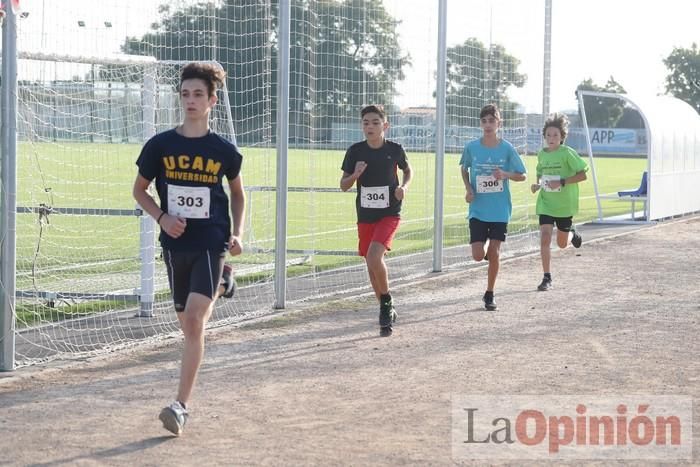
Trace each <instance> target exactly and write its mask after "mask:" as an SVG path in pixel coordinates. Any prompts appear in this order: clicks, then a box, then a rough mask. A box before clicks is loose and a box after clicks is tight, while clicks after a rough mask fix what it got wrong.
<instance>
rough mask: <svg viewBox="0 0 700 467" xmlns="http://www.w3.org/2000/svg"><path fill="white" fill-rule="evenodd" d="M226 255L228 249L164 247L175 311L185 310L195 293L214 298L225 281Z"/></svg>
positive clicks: (164, 257) (164, 258)
mask: <svg viewBox="0 0 700 467" xmlns="http://www.w3.org/2000/svg"><path fill="white" fill-rule="evenodd" d="M225 258H226V252H225V251H224V252H218V251H211V250H209V251H208V250H203V251H172V250H166V249H163V260H164V261H165V266H166V269H167V270H168V281H169V282H170V292H171V293H172V296H173V302H174V303H175V311H178V312H181V311H185V305H186V304H187V297H188V295H189V294H190V293H192V292H195V293H198V294H202V295H204V296H206V297H209V298H214V295H215V294H216V289H218V288H219V282H220V281H221V273H222V272H223V270H224V259H225Z"/></svg>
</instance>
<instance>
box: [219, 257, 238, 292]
mask: <svg viewBox="0 0 700 467" xmlns="http://www.w3.org/2000/svg"><path fill="white" fill-rule="evenodd" d="M221 285H222V286H223V287H224V293H222V294H221V296H222V297H224V298H231V297H233V295H234V294H235V293H236V286H237V284H236V279H234V278H233V268H232V267H231V266H230V265H228V264H224V272H223V274H221Z"/></svg>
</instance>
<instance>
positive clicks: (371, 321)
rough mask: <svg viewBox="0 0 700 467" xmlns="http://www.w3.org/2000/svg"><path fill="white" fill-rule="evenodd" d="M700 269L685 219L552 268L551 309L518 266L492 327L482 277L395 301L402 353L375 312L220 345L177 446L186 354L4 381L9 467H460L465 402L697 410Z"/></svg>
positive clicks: (175, 350)
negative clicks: (678, 401)
mask: <svg viewBox="0 0 700 467" xmlns="http://www.w3.org/2000/svg"><path fill="white" fill-rule="evenodd" d="M698 264H700V218H691V219H685V220H681V221H676V222H672V223H667V224H663V225H659V226H656V227H652V228H648V229H644V230H640V231H638V232H635V233H632V234H629V235H623V236H618V237H615V238H611V239H607V240H600V241H595V242H590V243H584V246H583V248H581V249H580V250H573V249H567V250H565V251H557V252H555V253H554V255H553V265H554V268H553V270H554V283H555V288H554V289H553V290H552V291H550V292H546V293H542V292H536V291H535V286H536V285H537V283H538V282H539V279H540V276H541V274H540V264H539V257H538V256H527V257H521V258H515V259H512V260H509V261H506V262H505V263H504V264H503V265H502V269H501V273H500V277H499V282H498V284H497V291H496V299H497V303H498V304H499V307H500V309H499V310H498V311H497V312H486V311H483V310H482V308H481V304H480V298H481V295H482V294H483V289H484V284H485V276H486V271H485V269H483V268H478V269H473V270H469V271H460V272H456V273H449V274H444V275H438V276H436V277H434V278H431V279H427V280H423V281H420V282H416V283H413V284H411V285H410V286H402V287H399V288H398V289H396V290H395V291H394V293H395V297H396V301H397V305H398V310H399V314H400V316H399V322H398V323H397V327H396V332H395V333H394V335H393V336H392V337H391V338H379V337H378V335H377V331H376V329H375V321H376V312H375V310H374V308H375V305H374V303H373V302H372V301H371V300H370V299H369V298H368V297H362V298H355V299H352V300H345V301H336V302H333V303H327V304H324V305H322V306H321V305H314V306H313V307H311V308H308V307H307V308H306V309H303V310H296V311H295V310H292V311H290V312H287V313H285V314H284V315H281V316H277V317H274V318H272V319H268V320H266V321H259V322H256V323H252V324H249V325H247V326H244V327H236V328H231V327H230V328H225V329H218V330H215V331H214V332H213V333H212V334H211V335H210V337H209V339H208V344H207V346H208V350H207V355H206V360H205V363H204V366H203V368H202V371H201V373H200V378H199V381H198V385H197V387H196V390H195V396H194V397H195V398H194V400H193V401H192V402H193V403H192V409H191V417H190V420H189V423H188V425H187V427H186V432H185V434H184V435H183V436H182V437H181V438H177V439H176V438H171V437H170V436H168V435H167V433H166V432H164V431H163V429H162V428H161V426H160V423H159V422H158V420H157V419H156V416H157V415H158V412H159V410H160V408H161V407H162V406H163V405H164V404H165V403H167V402H169V400H170V399H171V398H172V396H173V394H174V390H175V387H176V384H177V377H178V374H177V369H178V358H179V353H180V341H179V340H176V339H173V340H171V341H168V342H165V343H162V344H161V345H159V346H157V347H155V348H150V349H139V350H136V351H131V352H128V353H118V354H114V355H110V356H108V357H102V358H97V359H92V360H89V361H85V362H81V363H77V364H76V363H74V364H71V365H65V364H64V365H63V366H62V367H59V368H48V369H41V368H27V369H23V370H20V371H17V372H14V373H5V374H0V465H46V466H48V465H51V466H58V465H79V466H89V465H124V466H146V465H173V464H180V465H197V466H198V467H201V466H208V465H304V466H308V465H403V464H412V465H420V466H425V465H453V464H454V461H453V459H452V457H451V446H450V443H451V413H450V408H451V406H450V401H451V397H452V396H453V395H460V394H484V395H501V394H511V395H512V394H553V395H568V394H596V395H597V394H600V395H606V394H608V395H609V394H640V393H641V394H670V395H677V394H685V395H690V396H692V397H693V399H694V402H695V405H696V406H697V404H698V401H699V400H700V381H699V377H700V359H699V358H698V356H699V355H700V339H699V338H698V336H699V335H700V332H699V331H700V273H699V272H698ZM695 412H696V413H695V416H694V419H693V425H694V432H695V439H694V444H695V453H696V454H695V461H696V462H700V460H698V459H699V457H698V454H697V453H698V448H699V447H700V442H699V439H700V423H699V420H698V418H699V417H698V410H697V409H696V411H695ZM458 463H460V462H458ZM482 463H483V462H479V463H478V464H482ZM519 464H522V463H519ZM538 464H541V462H539V463H538ZM638 464H639V462H634V465H638Z"/></svg>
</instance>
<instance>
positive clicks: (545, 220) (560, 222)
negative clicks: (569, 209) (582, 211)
mask: <svg viewBox="0 0 700 467" xmlns="http://www.w3.org/2000/svg"><path fill="white" fill-rule="evenodd" d="M573 219H574V218H573V216H569V217H552V216H548V215H547V214H540V225H554V224H557V229H559V230H561V231H562V232H569V231H570V230H571V225H572V223H573Z"/></svg>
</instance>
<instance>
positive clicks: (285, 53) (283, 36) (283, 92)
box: [275, 0, 291, 309]
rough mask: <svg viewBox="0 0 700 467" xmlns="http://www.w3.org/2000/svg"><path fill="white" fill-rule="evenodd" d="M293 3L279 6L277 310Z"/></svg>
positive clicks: (282, 271)
mask: <svg viewBox="0 0 700 467" xmlns="http://www.w3.org/2000/svg"><path fill="white" fill-rule="evenodd" d="M290 18H291V4H290V0H280V3H279V65H278V70H279V71H278V75H277V76H278V83H279V84H278V87H277V97H278V99H277V141H276V143H277V187H276V188H277V197H276V206H277V216H276V220H277V222H276V225H275V308H277V309H279V308H284V307H285V300H286V296H287V183H288V180H287V157H288V153H289V141H288V138H289V49H290V36H291V33H290V27H291V20H290Z"/></svg>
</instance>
